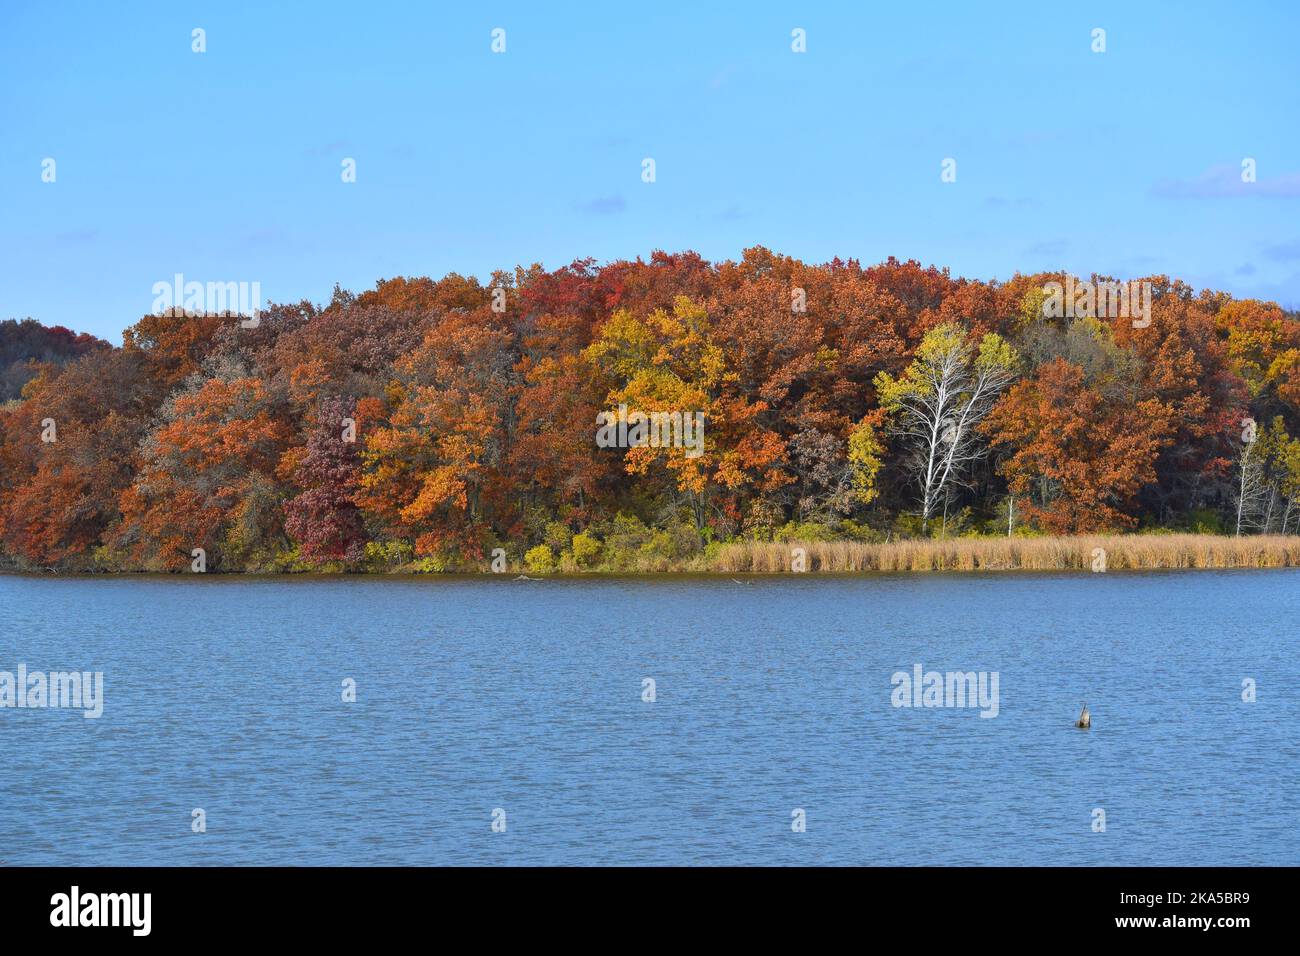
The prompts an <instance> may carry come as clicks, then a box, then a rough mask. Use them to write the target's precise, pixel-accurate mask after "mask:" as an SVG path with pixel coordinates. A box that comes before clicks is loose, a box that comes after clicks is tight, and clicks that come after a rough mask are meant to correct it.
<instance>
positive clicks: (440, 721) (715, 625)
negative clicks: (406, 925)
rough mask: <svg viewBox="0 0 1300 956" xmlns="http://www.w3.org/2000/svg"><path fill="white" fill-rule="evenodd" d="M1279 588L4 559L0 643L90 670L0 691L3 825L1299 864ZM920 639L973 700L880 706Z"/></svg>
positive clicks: (1245, 583)
mask: <svg viewBox="0 0 1300 956" xmlns="http://www.w3.org/2000/svg"><path fill="white" fill-rule="evenodd" d="M1298 611H1300V571H1295V570H1279V571H1228V572H1213V571H1203V572H1194V571H1183V572H1164V573H1132V572H1129V573H1125V572H1120V573H1105V574H1074V575H1069V574H1060V575H1040V574H1029V573H1008V574H993V573H985V574H971V575H934V576H924V575H911V576H904V575H886V576H865V577H815V576H811V575H805V576H785V577H759V578H754V579H752V580H750V581H747V582H745V583H735V582H733V581H732V580H731V579H730V578H703V577H662V578H645V577H639V578H600V579H594V578H577V579H575V578H564V579H548V580H540V581H512V580H509V579H508V578H507V577H505V576H502V577H492V576H484V577H481V578H464V577H461V578H445V579H438V578H428V577H424V578H375V577H336V578H330V577H320V578H277V579H266V578H261V579H259V578H243V577H241V578H236V577H229V578H227V577H218V576H210V577H201V576H198V575H195V576H192V577H152V576H124V577H84V578H56V577H52V576H45V577H26V576H0V671H7V672H12V673H15V674H16V672H17V669H18V667H19V665H20V664H21V665H24V666H25V668H26V669H27V671H28V672H29V673H32V672H55V671H71V670H76V671H85V672H95V671H99V672H102V674H103V700H102V705H103V713H102V715H101V716H99V717H98V718H96V719H87V718H86V717H85V716H84V715H83V711H82V710H78V709H75V708H72V707H63V708H52V707H22V708H19V707H4V708H0V740H3V744H4V747H3V760H4V773H3V774H0V861H3V862H5V863H8V864H20V865H34V864H52V865H62V864H97V865H108V864H124V865H136V864H161V865H198V864H239V865H246V864H306V865H313V864H331V865H369V864H524V865H531V864H903V865H911V864H1037V865H1094V864H1118V865H1138V864H1151V865H1158V864H1169V865H1208V864H1216V865H1233V864H1282V865H1295V864H1296V863H1298V862H1300V830H1298V829H1297V826H1296V821H1297V820H1298V819H1300V797H1297V794H1296V788H1295V783H1296V779H1297V766H1298V759H1297V758H1300V744H1298V743H1297V736H1298V733H1297V727H1300V703H1298V702H1297V693H1296V692H1297V689H1300V655H1297V653H1296V629H1297V620H1300V614H1298V613H1297V612H1298ZM917 665H921V667H922V668H923V670H924V671H925V672H928V671H931V670H934V671H939V672H941V673H946V672H949V671H951V672H962V673H965V672H985V674H986V675H988V676H989V678H990V680H991V678H992V675H994V674H996V676H997V684H996V688H997V701H996V716H994V717H986V716H981V714H982V713H991V712H992V710H993V708H992V707H983V708H981V707H978V706H969V704H970V703H971V701H967V704H968V706H952V707H946V706H945V707H925V706H921V707H912V706H908V707H903V706H895V703H896V702H897V700H898V699H899V697H902V696H904V695H903V694H901V693H896V692H895V686H896V682H895V680H894V676H893V675H895V674H896V673H899V672H901V673H904V674H908V675H911V674H912V673H913V670H914V668H915V667H916V666H917ZM647 679H649V680H652V681H653V682H654V683H653V685H652V686H651V685H650V684H648V683H647ZM1248 679H1249V680H1253V681H1254V682H1255V684H1254V686H1255V690H1256V699H1255V700H1254V701H1253V702H1247V701H1244V700H1243V699H1242V698H1243V681H1247V680H1248ZM15 680H16V678H15ZM349 680H350V681H354V682H355V698H356V699H355V701H345V700H344V699H343V698H344V696H345V695H346V694H347V686H345V682H347V681H349ZM959 683H960V682H959ZM988 689H989V690H992V685H991V684H990V685H988ZM651 690H652V691H653V693H651ZM651 696H652V697H653V700H650V699H648V698H649V697H651ZM906 699H907V701H908V703H912V702H913V698H911V697H910V696H909V697H906ZM920 700H921V698H920V695H919V691H918V692H917V697H916V701H917V702H919V701H920ZM1084 701H1086V702H1087V704H1088V707H1089V710H1090V711H1091V713H1092V727H1091V729H1090V730H1079V729H1076V728H1075V727H1074V721H1075V719H1076V718H1077V716H1078V714H1079V710H1080V707H1081V705H1082V703H1083V702H1084ZM196 810H201V811H202V814H201V816H196V814H195V811H196ZM799 811H802V814H800V813H799ZM1097 811H1102V812H1103V813H1104V831H1103V830H1099V829H1098V826H1099V824H1100V823H1101V822H1103V820H1102V817H1100V816H1099V815H1098V813H1097ZM200 820H201V821H202V823H203V825H204V827H205V831H204V832H194V829H195V827H196V826H198V825H199V821H200ZM801 822H802V824H803V832H798V830H799V829H800V827H799V824H800V823H801ZM494 823H495V829H494ZM502 824H504V829H503V830H502Z"/></svg>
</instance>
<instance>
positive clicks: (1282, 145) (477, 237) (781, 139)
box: [0, 0, 1300, 342]
mask: <svg viewBox="0 0 1300 956" xmlns="http://www.w3.org/2000/svg"><path fill="white" fill-rule="evenodd" d="M704 6H705V5H703V4H699V3H680V4H677V3H669V2H660V0H656V2H654V3H638V4H623V3H617V4H616V3H613V2H606V3H592V4H576V3H574V4H547V5H545V7H546V9H543V5H542V4H538V3H528V4H523V3H520V4H507V3H496V4H493V3H486V4H485V3H474V4H469V3H458V4H454V5H452V4H443V3H431V2H422V3H409V4H398V3H385V2H380V0H374V2H368V3H355V2H353V3H333V2H318V3H312V4H301V5H299V4H288V3H286V4H270V3H184V2H172V3H158V4H147V3H132V4H117V3H112V4H109V3H57V4H53V3H35V2H25V0H4V2H3V4H0V318H9V317H18V318H21V317H25V316H28V315H30V316H32V317H33V318H36V319H39V320H41V321H42V322H45V323H47V324H55V323H58V324H63V325H67V326H70V327H72V328H75V329H77V330H84V331H90V332H94V333H96V334H98V335H101V336H104V337H106V338H108V339H110V340H111V341H115V342H116V341H120V335H121V330H122V329H123V328H124V327H126V326H127V325H129V324H131V323H132V322H134V321H136V320H137V319H138V318H139V317H140V316H141V315H143V314H144V313H146V312H148V311H149V310H150V308H151V306H152V303H153V294H152V286H153V284H154V283H155V282H159V281H170V280H171V277H172V276H173V275H174V274H175V273H177V272H180V273H183V274H184V275H185V277H186V279H189V280H199V281H220V282H226V281H249V282H251V281H258V282H260V283H261V287H262V292H263V297H264V298H270V299H273V300H276V301H283V300H297V299H300V298H308V299H312V300H314V301H317V302H320V301H323V300H326V299H328V297H329V295H330V292H331V290H332V288H333V286H334V284H335V283H339V284H341V285H343V286H344V287H345V288H351V289H353V290H356V291H360V290H362V289H365V288H369V287H371V286H373V284H374V283H375V281H376V280H378V279H380V278H384V277H390V276H394V275H432V276H435V277H436V276H441V275H443V274H445V273H447V272H450V271H456V272H461V273H465V274H474V275H478V276H480V277H486V276H487V275H488V274H489V273H490V271H491V270H492V269H494V268H502V267H506V268H508V267H512V266H514V265H515V264H525V265H526V264H529V263H532V262H541V263H542V264H544V265H545V266H547V267H548V268H554V267H558V266H561V265H564V264H565V263H567V262H570V261H572V260H573V259H574V258H577V257H582V256H588V255H590V256H595V257H596V258H597V259H599V260H602V261H603V260H609V259H616V258H624V257H635V256H637V255H641V256H646V255H648V254H649V253H650V252H651V250H653V249H656V248H663V249H668V250H682V249H694V250H696V251H698V252H700V253H701V254H702V255H704V256H706V257H707V258H710V259H715V260H717V259H725V258H735V257H738V256H739V255H740V253H741V251H742V250H743V249H744V248H745V247H747V246H751V245H755V244H762V245H766V246H768V247H770V248H772V249H775V250H777V251H779V252H783V253H787V254H790V255H794V256H798V257H800V258H803V259H805V260H808V261H814V262H820V261H825V260H827V259H830V258H832V257H834V256H837V255H838V256H840V257H843V258H849V257H856V258H859V259H861V260H863V261H864V262H867V263H870V262H876V261H879V260H881V259H883V258H885V257H887V256H890V255H894V256H898V257H899V258H908V257H912V258H917V259H920V260H921V261H922V262H925V263H935V264H937V265H940V266H948V267H950V268H951V269H952V271H953V273H954V274H956V275H966V276H972V277H979V278H986V279H987V278H1006V277H1008V276H1010V275H1011V274H1013V273H1014V272H1016V271H1035V270H1039V269H1045V268H1067V269H1071V270H1073V271H1075V272H1077V273H1083V274H1086V273H1091V272H1092V271H1094V270H1095V271H1099V272H1105V273H1110V274H1112V275H1115V276H1116V277H1117V278H1128V277H1132V276H1136V275H1146V274H1150V273H1166V274H1169V275H1174V276H1179V277H1182V278H1185V279H1187V280H1188V281H1190V282H1192V283H1194V284H1195V285H1197V286H1203V285H1210V286H1213V287H1216V288H1222V289H1227V290H1229V291H1231V292H1233V293H1235V294H1237V295H1241V296H1257V297H1262V298H1271V299H1276V300H1278V301H1280V302H1282V303H1283V304H1284V305H1288V306H1291V307H1295V306H1298V305H1300V219H1298V218H1297V212H1300V123H1298V122H1297V120H1298V119H1300V53H1297V52H1296V49H1295V38H1296V37H1297V36H1298V35H1300V13H1297V10H1300V5H1297V4H1294V3H1291V2H1277V3H1257V4H1252V5H1249V6H1247V7H1241V6H1239V5H1235V4H1229V3H1200V2H1192V3H1186V2H1182V3H1176V4H1175V3H1168V4H1164V3H1149V4H1147V3H1144V4H1141V5H1138V4H1133V3H1131V2H1127V3H1068V2H1067V3H1053V4H1042V3H1025V4H965V3H962V4H958V3H927V4H921V3H910V4H878V3H824V4H817V3H794V2H785V3H760V2H746V3H735V4H727V5H723V4H716V5H715V4H709V5H707V9H704V8H703V7H704ZM195 27H201V28H203V29H204V30H206V33H207V52H206V53H202V54H196V53H193V52H192V51H191V30H192V29H193V28H195ZM495 27H501V28H503V29H505V31H506V52H505V53H503V54H494V53H492V51H491V48H490V46H491V31H492V30H493V28H495ZM796 27H799V28H803V29H804V30H806V31H807V47H808V49H807V52H806V53H804V54H796V53H793V52H792V51H791V49H790V44H791V30H792V29H794V28H796ZM1096 27H1100V28H1103V29H1105V30H1106V46H1107V49H1106V52H1105V53H1093V52H1092V50H1091V44H1092V37H1091V33H1092V30H1093V29H1094V28H1096ZM46 157H51V158H54V159H55V161H56V163H57V167H56V172H57V179H56V181H55V182H54V183H45V182H42V181H41V170H42V166H41V164H42V160H43V159H44V158H46ZM345 157H351V158H353V159H355V161H356V164H357V181H356V182H355V183H350V184H345V183H343V182H342V181H341V178H340V169H341V165H340V164H341V162H342V160H343V159H344V158H345ZM645 157H652V158H654V160H655V162H656V173H657V179H656V182H654V183H650V184H647V183H644V182H642V180H641V168H642V166H641V163H642V159H643V158H645ZM948 157H951V158H953V159H955V160H956V161H957V181H956V182H955V183H943V182H941V181H940V167H941V163H942V161H943V160H944V159H945V158H948ZM1246 157H1250V158H1253V159H1254V160H1255V161H1256V163H1257V175H1258V181H1257V182H1256V183H1254V184H1251V185H1249V186H1247V185H1245V184H1242V183H1241V182H1240V175H1239V170H1240V164H1241V162H1242V159H1243V158H1246Z"/></svg>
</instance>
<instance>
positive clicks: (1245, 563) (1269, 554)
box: [713, 534, 1300, 574]
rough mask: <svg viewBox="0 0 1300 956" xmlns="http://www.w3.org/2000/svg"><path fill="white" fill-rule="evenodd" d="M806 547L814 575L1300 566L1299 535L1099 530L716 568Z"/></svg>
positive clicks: (815, 548)
mask: <svg viewBox="0 0 1300 956" xmlns="http://www.w3.org/2000/svg"><path fill="white" fill-rule="evenodd" d="M795 548H803V549H804V552H805V555H806V568H807V570H808V571H810V572H816V571H829V572H837V571H839V572H843V571H1091V570H1092V568H1093V564H1094V561H1095V560H1097V559H1098V557H1100V556H1099V555H1098V556H1094V552H1095V551H1096V549H1101V550H1102V551H1104V552H1105V569H1106V570H1108V571H1124V570H1144V569H1157V568H1292V567H1300V536H1296V535H1256V536H1248V537H1240V538H1233V537H1226V536H1221V535H1209V534H1168V535H1164V534H1162V535H1097V536H1084V537H1075V538H954V539H949V540H946V541H935V540H926V539H920V540H912V541H898V542H892V543H889V544H865V543H862V542H857V541H820V542H818V541H810V542H805V543H800V542H790V543H788V544H775V543H770V542H760V541H740V542H733V543H730V544H726V545H723V547H722V549H721V551H720V552H719V553H718V555H717V557H716V558H715V559H714V562H713V570H715V571H719V572H727V573H733V574H742V573H745V572H759V573H775V572H782V571H790V570H791V563H792V552H793V550H794V549H795Z"/></svg>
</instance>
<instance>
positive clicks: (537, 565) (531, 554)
mask: <svg viewBox="0 0 1300 956" xmlns="http://www.w3.org/2000/svg"><path fill="white" fill-rule="evenodd" d="M524 564H526V565H528V570H529V571H534V572H536V573H537V574H550V573H551V572H552V571H554V570H555V554H554V552H552V551H551V547H550V545H546V544H539V545H538V546H537V547H535V548H529V549H528V551H527V552H526V553H525V554H524Z"/></svg>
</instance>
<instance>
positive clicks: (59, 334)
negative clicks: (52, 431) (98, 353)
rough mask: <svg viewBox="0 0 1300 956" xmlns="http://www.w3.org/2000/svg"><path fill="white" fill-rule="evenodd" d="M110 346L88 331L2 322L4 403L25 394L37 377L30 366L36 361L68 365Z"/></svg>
mask: <svg viewBox="0 0 1300 956" xmlns="http://www.w3.org/2000/svg"><path fill="white" fill-rule="evenodd" d="M109 347H110V346H109V344H108V343H107V342H105V341H104V340H103V339H97V338H95V337H94V336H93V335H90V334H88V333H86V332H80V333H78V332H73V331H71V330H70V329H65V328H64V327H63V326H61V325H56V326H53V327H52V328H46V327H45V326H43V325H41V323H39V322H37V321H36V320H35V319H23V320H22V321H21V322H20V321H18V320H17V319H6V320H5V321H3V322H0V402H7V401H9V400H10V399H13V398H18V397H19V395H21V394H22V390H23V386H24V385H26V384H27V382H28V381H29V380H30V379H31V378H32V377H33V376H35V374H36V372H35V370H34V369H33V368H32V367H31V364H30V363H31V362H32V360H33V359H34V360H35V361H37V362H53V363H54V364H56V365H66V364H67V363H68V362H71V361H72V360H73V359H76V358H79V357H81V356H82V355H85V354H86V353H87V352H90V351H93V350H95V349H106V348H109Z"/></svg>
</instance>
